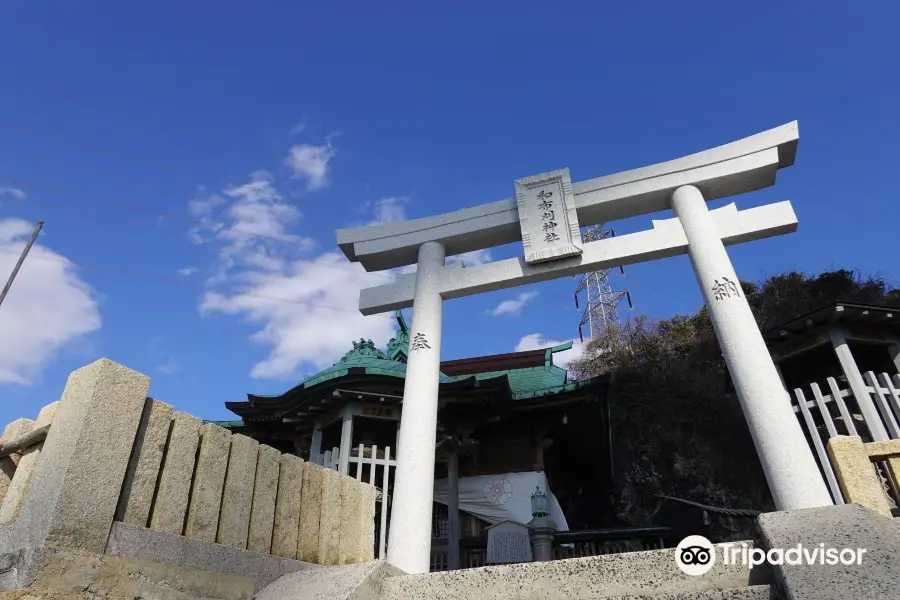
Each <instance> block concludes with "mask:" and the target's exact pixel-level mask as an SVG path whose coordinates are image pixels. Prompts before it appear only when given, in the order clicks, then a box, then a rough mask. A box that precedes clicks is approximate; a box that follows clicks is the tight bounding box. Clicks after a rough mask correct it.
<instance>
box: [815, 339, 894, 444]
mask: <svg viewBox="0 0 900 600" xmlns="http://www.w3.org/2000/svg"><path fill="white" fill-rule="evenodd" d="M828 337H829V339H830V340H831V345H832V347H833V348H834V352H835V354H837V357H838V361H839V362H840V363H841V370H842V371H843V372H844V376H845V377H846V378H847V383H849V384H850V390H851V391H852V392H853V397H854V398H856V404H857V405H859V410H860V411H861V412H862V414H863V418H864V419H865V421H866V428H868V430H869V433H870V434H871V436H872V439H873V440H875V441H876V442H880V441H882V440H886V439H888V434H887V429H885V427H884V423H882V422H881V415H879V414H878V409H876V408H875V403H874V402H872V397H871V396H870V395H869V392H868V390H867V389H866V383H865V382H864V381H863V378H862V373H860V372H859V367H858V366H857V365H856V361H855V360H854V359H853V354H852V353H851V352H850V346H848V345H847V336H846V334H845V333H844V332H843V331H841V330H836V329H832V330H831V331H829V332H828Z"/></svg>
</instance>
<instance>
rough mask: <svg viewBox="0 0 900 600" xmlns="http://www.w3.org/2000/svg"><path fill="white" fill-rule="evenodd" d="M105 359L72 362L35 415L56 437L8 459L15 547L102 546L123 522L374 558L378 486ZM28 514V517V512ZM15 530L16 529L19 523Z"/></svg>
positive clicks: (259, 546) (11, 433)
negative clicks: (190, 406) (246, 430)
mask: <svg viewBox="0 0 900 600" xmlns="http://www.w3.org/2000/svg"><path fill="white" fill-rule="evenodd" d="M148 391H149V378H147V377H146V376H144V375H141V374H140V373H136V372H135V371H131V370H130V369H127V368H125V367H123V366H122V365H118V364H116V363H114V362H112V361H109V360H107V359H101V360H99V361H97V362H95V363H92V364H91V365H88V366H86V367H84V368H82V369H79V370H78V371H75V372H73V373H72V375H71V376H70V378H69V381H68V383H67V385H66V389H65V392H64V393H63V396H62V399H61V400H60V401H59V402H55V403H53V404H51V405H49V406H47V407H45V408H44V409H43V410H42V411H41V413H40V415H39V416H38V418H37V421H36V422H32V421H29V420H27V419H20V420H18V421H15V422H13V423H11V424H10V425H8V426H7V427H6V429H5V430H4V432H3V437H2V438H0V444H3V443H9V442H10V441H13V440H14V439H17V438H21V436H22V435H25V434H27V433H28V432H29V431H31V430H32V429H36V428H39V427H42V426H44V425H48V424H49V425H51V426H50V429H49V431H48V433H47V437H46V440H44V441H43V442H42V443H39V444H36V445H33V446H31V447H30V448H27V449H24V450H22V451H21V452H20V453H18V454H14V455H11V456H9V457H7V458H3V459H0V467H2V469H0V525H2V523H3V522H7V524H8V525H11V526H14V529H15V530H16V531H15V535H12V533H8V534H7V535H5V539H3V540H2V541H3V542H4V545H5V546H6V547H7V550H10V549H13V548H15V547H23V546H26V545H46V546H48V547H61V548H72V549H79V550H88V551H92V552H99V553H102V552H104V551H105V550H106V546H107V540H108V539H109V536H110V531H111V530H112V528H113V523H114V522H122V523H125V524H128V525H130V526H136V527H139V528H145V529H148V530H151V531H156V532H162V533H165V534H174V535H177V536H183V537H185V538H189V539H192V540H197V541H200V542H205V543H208V544H218V545H222V546H228V547H231V548H235V549H238V550H246V551H252V552H257V553H263V554H270V555H274V556H277V557H283V558H287V559H293V560H299V561H303V562H307V563H315V564H320V565H335V564H348V563H358V562H365V561H369V560H372V559H373V558H374V515H375V495H376V491H375V488H374V487H373V486H371V485H369V484H366V483H363V482H360V481H356V480H355V479H353V478H350V477H348V476H345V475H341V474H339V473H337V472H336V471H332V470H328V469H324V468H323V467H320V466H318V465H314V464H311V463H308V462H304V461H303V460H302V459H300V458H298V457H296V456H293V455H289V454H281V453H280V452H279V451H278V450H276V449H274V448H271V447H269V446H265V445H260V444H259V443H258V442H256V441H255V440H253V439H251V438H248V437H246V436H243V435H235V434H232V433H231V432H230V431H228V430H226V429H223V428H221V427H218V426H216V425H213V424H206V425H202V424H201V421H200V419H197V418H196V417H193V416H191V415H188V414H186V413H183V412H176V411H174V409H173V408H172V407H171V406H170V405H168V404H165V403H163V402H159V401H158V400H154V399H152V398H148V397H147V392H148ZM20 517H21V518H20ZM12 531H13V529H9V532H12Z"/></svg>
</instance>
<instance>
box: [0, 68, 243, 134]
mask: <svg viewBox="0 0 900 600" xmlns="http://www.w3.org/2000/svg"><path fill="white" fill-rule="evenodd" d="M0 78H2V79H3V80H4V83H8V82H12V83H14V84H17V85H20V86H26V87H30V88H32V89H36V90H40V91H41V92H44V93H48V94H51V95H55V96H58V97H60V98H64V99H66V100H82V101H86V102H87V103H88V104H92V105H94V106H95V107H98V108H103V109H104V110H108V109H110V108H111V109H114V110H115V111H116V112H118V113H120V114H122V115H125V116H127V117H128V118H129V119H131V120H133V121H136V122H141V123H147V122H148V120H149V119H148V116H147V115H146V114H138V113H137V112H133V111H130V110H127V109H124V108H122V106H121V105H120V104H118V103H116V102H110V101H109V99H108V98H102V97H98V96H93V95H91V94H85V93H77V92H72V91H69V90H64V89H62V88H60V87H59V86H56V85H50V84H47V83H43V82H40V81H37V80H35V79H32V78H30V77H25V76H22V75H19V74H15V73H5V74H2V75H0ZM152 120H153V125H154V126H161V127H163V128H166V129H171V130H181V131H184V132H187V133H189V134H190V135H192V136H193V137H205V138H208V139H210V140H212V141H214V142H216V143H217V144H223V145H229V146H230V145H234V139H231V138H227V137H225V136H218V135H211V134H210V133H209V131H204V130H199V129H195V128H191V127H186V126H183V125H174V124H173V123H171V122H167V121H165V120H163V119H159V118H156V117H155V115H154V116H153V118H152Z"/></svg>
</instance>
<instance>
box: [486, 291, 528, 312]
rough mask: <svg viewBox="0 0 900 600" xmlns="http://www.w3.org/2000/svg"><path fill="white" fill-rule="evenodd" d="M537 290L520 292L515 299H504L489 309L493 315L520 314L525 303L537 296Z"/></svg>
mask: <svg viewBox="0 0 900 600" xmlns="http://www.w3.org/2000/svg"><path fill="white" fill-rule="evenodd" d="M537 295H538V293H537V292H534V291H532V292H522V293H521V294H519V296H518V297H517V298H516V299H515V300H504V301H503V302H501V303H500V304H498V305H497V307H496V308H494V310H492V311H490V313H491V314H492V315H494V316H495V317H497V316H500V315H521V314H522V309H523V308H525V305H526V304H528V303H529V302H531V301H532V300H534V299H535V298H537Z"/></svg>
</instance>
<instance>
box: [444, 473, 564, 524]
mask: <svg viewBox="0 0 900 600" xmlns="http://www.w3.org/2000/svg"><path fill="white" fill-rule="evenodd" d="M536 488H540V489H541V491H542V492H544V493H545V494H547V497H548V498H549V500H550V518H551V519H553V521H554V522H555V523H556V528H557V531H568V530H569V525H568V523H567V522H566V516H565V515H564V514H563V512H562V509H561V508H560V506H559V502H558V501H557V499H556V496H554V495H553V492H551V491H550V486H548V485H547V476H546V475H545V474H544V472H543V471H530V472H527V473H504V474H500V475H479V476H478V477H460V478H459V510H461V511H463V512H467V513H469V514H470V515H474V516H476V517H478V518H479V519H484V520H485V521H487V522H488V523H491V524H492V525H493V524H494V523H499V522H500V521H504V520H506V519H510V520H512V521H518V522H520V523H528V521H530V520H531V495H532V494H533V493H534V492H535V489H536ZM447 499H448V496H447V480H446V479H438V480H436V481H435V482H434V501H435V502H440V503H441V504H447Z"/></svg>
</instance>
